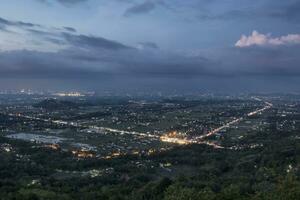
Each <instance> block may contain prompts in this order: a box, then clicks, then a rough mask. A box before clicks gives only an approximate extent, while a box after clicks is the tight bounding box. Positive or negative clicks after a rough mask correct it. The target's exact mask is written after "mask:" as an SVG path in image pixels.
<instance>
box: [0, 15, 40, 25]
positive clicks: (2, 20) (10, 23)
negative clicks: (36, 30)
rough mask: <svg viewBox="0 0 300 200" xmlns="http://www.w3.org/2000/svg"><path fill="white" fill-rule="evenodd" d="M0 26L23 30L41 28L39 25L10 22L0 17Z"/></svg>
mask: <svg viewBox="0 0 300 200" xmlns="http://www.w3.org/2000/svg"><path fill="white" fill-rule="evenodd" d="M0 25H1V26H2V27H6V26H17V27H23V28H32V27H41V25H39V24H33V23H27V22H22V21H10V20H7V19H4V18H1V17H0Z"/></svg>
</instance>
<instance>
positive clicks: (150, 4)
mask: <svg viewBox="0 0 300 200" xmlns="http://www.w3.org/2000/svg"><path fill="white" fill-rule="evenodd" d="M155 7H156V3H155V2H154V1H151V0H147V1H145V2H143V3H140V4H136V5H134V6H132V7H130V8H128V9H127V10H126V11H125V13H124V16H126V17H129V16H132V15H139V14H144V13H149V12H151V11H152V10H154V9H155Z"/></svg>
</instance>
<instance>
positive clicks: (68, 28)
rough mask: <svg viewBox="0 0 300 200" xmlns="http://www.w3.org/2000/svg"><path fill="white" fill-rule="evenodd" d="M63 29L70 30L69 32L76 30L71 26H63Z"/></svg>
mask: <svg viewBox="0 0 300 200" xmlns="http://www.w3.org/2000/svg"><path fill="white" fill-rule="evenodd" d="M64 29H66V30H67V31H70V32H77V30H76V29H75V28H72V27H64Z"/></svg>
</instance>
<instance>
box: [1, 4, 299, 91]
mask: <svg viewBox="0 0 300 200" xmlns="http://www.w3.org/2000/svg"><path fill="white" fill-rule="evenodd" d="M299 10H300V0H284V1H282V0H184V1H182V0H3V1H1V6H0V89H21V88H24V89H41V90H46V89H55V90H100V91H107V90H114V91H130V90H131V91H140V90H142V91H179V92H192V91H203V92H300V87H299V85H300V56H299V55H300V12H299Z"/></svg>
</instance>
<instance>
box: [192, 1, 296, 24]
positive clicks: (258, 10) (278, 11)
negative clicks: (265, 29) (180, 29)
mask: <svg viewBox="0 0 300 200" xmlns="http://www.w3.org/2000/svg"><path fill="white" fill-rule="evenodd" d="M262 2H264V3H263V4H261V5H260V6H251V7H250V6H249V7H247V6H245V7H244V8H241V9H235V10H227V11H224V12H221V13H212V12H211V11H207V10H206V12H202V13H200V14H197V16H196V18H197V19H199V20H259V19H263V18H265V19H282V20H286V21H288V22H299V20H300V12H299V10H300V1H299V0H286V1H270V0H265V1H262ZM253 5H255V3H254V2H253Z"/></svg>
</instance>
